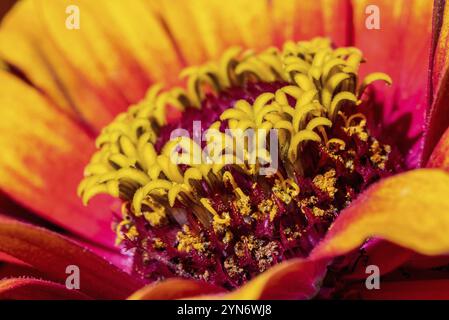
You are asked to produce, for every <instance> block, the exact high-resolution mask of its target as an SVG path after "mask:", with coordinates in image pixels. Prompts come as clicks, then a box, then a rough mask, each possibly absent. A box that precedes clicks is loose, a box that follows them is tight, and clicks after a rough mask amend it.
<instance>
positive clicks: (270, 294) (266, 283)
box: [220, 259, 328, 300]
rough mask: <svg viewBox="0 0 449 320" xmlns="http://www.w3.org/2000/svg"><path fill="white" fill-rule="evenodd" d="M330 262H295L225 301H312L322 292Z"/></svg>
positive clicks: (262, 276)
mask: <svg viewBox="0 0 449 320" xmlns="http://www.w3.org/2000/svg"><path fill="white" fill-rule="evenodd" d="M327 263H328V261H325V260H321V261H309V260H300V259H292V260H289V261H286V262H283V263H281V264H278V265H276V266H274V267H272V268H271V269H269V270H268V271H266V272H264V273H262V274H260V275H259V276H257V277H256V278H254V279H253V280H251V281H250V282H248V283H247V284H246V285H244V286H243V287H241V288H239V289H237V290H236V291H233V292H231V293H229V294H226V295H223V296H220V298H221V299H238V300H246V299H248V300H273V299H275V300H279V299H310V298H312V297H313V296H314V295H315V294H316V293H317V292H318V290H319V284H320V282H321V280H322V279H323V277H324V275H325V273H326V266H327Z"/></svg>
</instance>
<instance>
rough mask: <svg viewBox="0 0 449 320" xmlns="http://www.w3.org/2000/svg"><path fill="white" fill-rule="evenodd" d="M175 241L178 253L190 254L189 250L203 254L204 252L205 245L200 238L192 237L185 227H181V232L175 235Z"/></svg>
mask: <svg viewBox="0 0 449 320" xmlns="http://www.w3.org/2000/svg"><path fill="white" fill-rule="evenodd" d="M176 239H177V240H178V246H177V248H178V250H179V251H185V252H190V250H192V249H195V250H197V251H199V252H204V251H205V250H206V243H205V242H204V241H202V239H201V238H200V237H198V236H194V235H192V234H191V232H190V228H189V227H188V226H187V225H183V226H182V231H179V232H178V233H177V234H176Z"/></svg>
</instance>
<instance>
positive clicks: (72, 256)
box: [0, 217, 141, 299]
mask: <svg viewBox="0 0 449 320" xmlns="http://www.w3.org/2000/svg"><path fill="white" fill-rule="evenodd" d="M0 251H2V252H5V253H7V254H9V255H11V256H13V257H15V258H17V259H20V260H22V261H24V262H26V263H28V264H30V265H32V266H33V267H35V268H36V269H38V270H39V271H41V272H43V273H45V275H46V276H47V277H48V278H49V279H51V280H54V281H57V282H62V283H65V280H66V278H67V274H66V273H65V272H66V268H67V266H69V265H76V266H78V267H79V269H80V279H81V280H80V283H81V290H82V291H83V292H85V293H87V294H89V295H90V296H92V297H96V298H106V299H119V298H125V297H126V296H128V295H129V294H131V293H132V292H133V291H135V290H136V289H138V288H139V287H140V286H141V283H140V281H138V280H137V279H134V278H133V277H131V276H129V275H128V274H126V273H124V272H123V271H121V270H119V269H118V268H117V267H115V266H113V265H112V264H110V263H109V262H108V261H106V260H104V259H102V258H100V257H99V256H97V255H95V254H93V253H92V252H90V251H88V250H87V249H85V248H83V247H81V246H79V245H78V244H76V243H74V242H72V241H69V240H68V239H66V238H64V237H62V236H60V235H58V234H56V233H54V232H50V231H48V230H45V229H42V228H38V227H34V226H31V225H27V224H24V223H21V222H17V221H13V220H9V219H4V218H1V217H0Z"/></svg>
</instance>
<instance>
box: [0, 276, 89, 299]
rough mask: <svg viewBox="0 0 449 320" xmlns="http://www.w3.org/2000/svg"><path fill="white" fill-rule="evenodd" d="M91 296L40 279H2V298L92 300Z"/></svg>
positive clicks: (0, 284) (0, 289) (0, 285)
mask: <svg viewBox="0 0 449 320" xmlns="http://www.w3.org/2000/svg"><path fill="white" fill-rule="evenodd" d="M90 299H92V298H90V297H89V296H87V295H85V294H84V293H81V292H79V291H76V290H69V289H67V288H66V287H65V286H63V285H61V284H58V283H54V282H49V281H43V280H38V279H23V278H13V279H4V280H0V300H90Z"/></svg>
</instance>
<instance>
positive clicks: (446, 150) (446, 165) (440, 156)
mask: <svg viewBox="0 0 449 320" xmlns="http://www.w3.org/2000/svg"><path fill="white" fill-rule="evenodd" d="M448 75H449V73H448ZM448 85H449V83H448ZM448 92H449V90H448ZM448 99H449V96H448ZM448 101H449V100H448ZM448 105H449V103H448ZM448 112H449V111H448ZM426 166H427V167H429V168H440V169H443V170H446V171H448V172H449V128H448V129H447V130H446V132H445V133H444V134H443V136H442V137H441V139H440V141H439V142H438V144H437V145H436V147H435V149H434V150H433V152H432V154H431V156H430V158H429V161H428V162H427V165H426Z"/></svg>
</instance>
